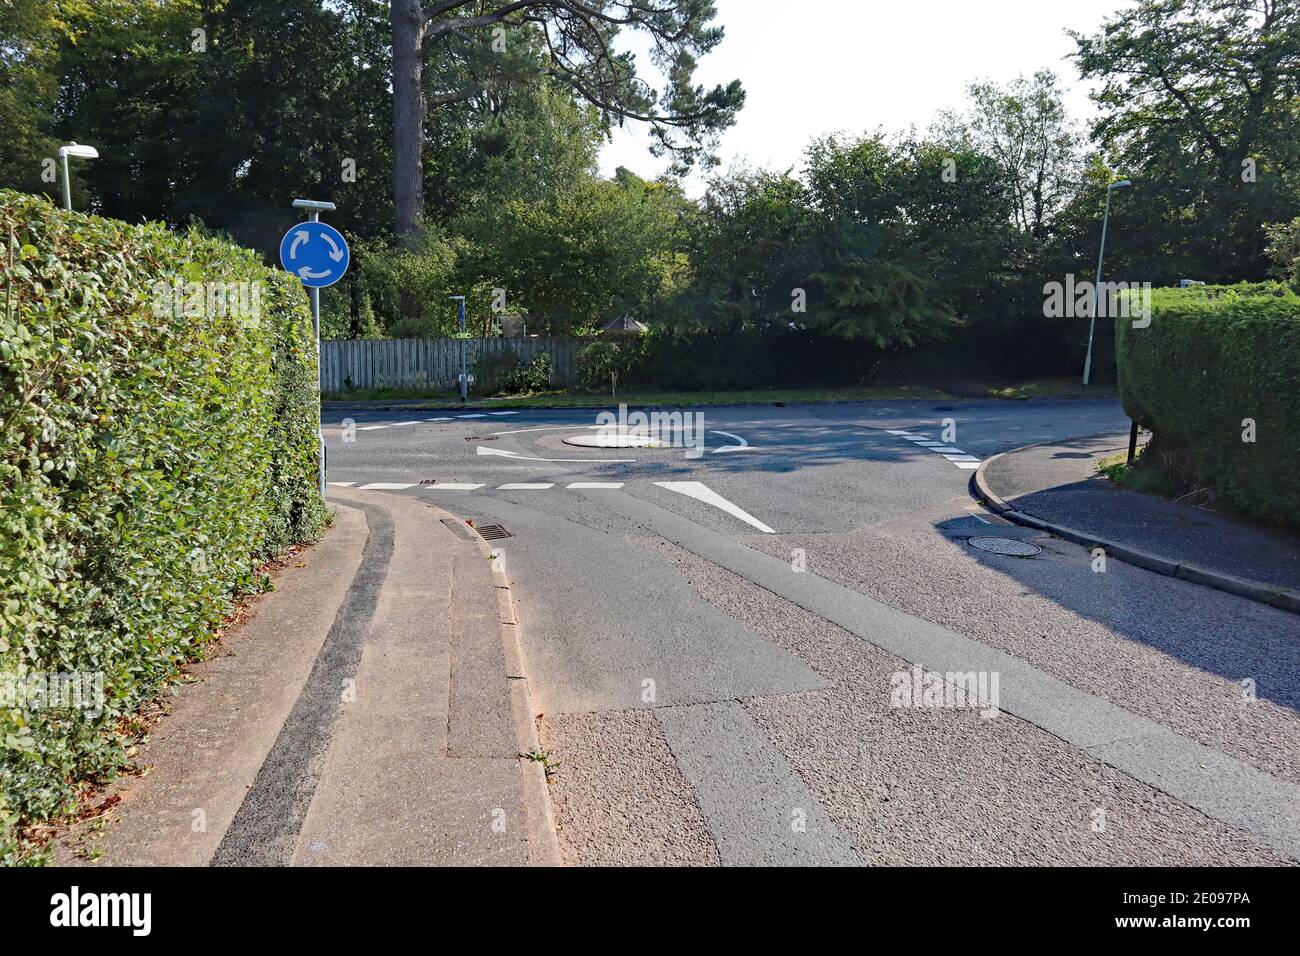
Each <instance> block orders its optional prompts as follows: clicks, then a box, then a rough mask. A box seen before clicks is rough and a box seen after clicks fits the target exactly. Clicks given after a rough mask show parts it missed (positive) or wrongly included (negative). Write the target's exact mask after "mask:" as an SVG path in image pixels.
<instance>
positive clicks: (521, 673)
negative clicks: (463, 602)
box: [435, 509, 563, 867]
mask: <svg viewBox="0 0 1300 956" xmlns="http://www.w3.org/2000/svg"><path fill="white" fill-rule="evenodd" d="M435 510H438V511H441V510H442V509H435ZM444 513H446V512H444ZM453 520H454V521H455V523H456V524H458V525H460V526H461V527H463V528H465V529H467V530H468V531H469V532H470V534H471V536H472V537H473V539H474V540H475V542H476V543H477V544H478V546H479V550H480V551H481V552H482V554H483V558H484V560H485V561H492V562H493V568H492V572H491V573H492V577H493V579H494V583H495V585H496V597H497V620H498V622H499V626H500V628H501V644H502V648H503V649H504V651H505V658H506V679H507V680H508V681H509V682H510V705H511V710H512V711H513V714H514V719H515V738H516V742H517V746H518V749H519V772H520V778H521V784H522V789H523V799H524V808H525V810H526V812H527V816H528V862H529V865H530V866H555V867H558V866H562V865H563V859H562V857H561V856H560V841H559V837H558V836H557V835H556V826H555V812H554V810H553V808H552V806H551V790H550V784H549V783H548V782H547V779H546V767H545V765H544V764H543V763H542V762H541V761H538V760H532V759H530V758H528V757H527V756H525V755H526V754H528V753H530V752H540V751H541V742H540V740H539V739H538V737H537V722H536V719H535V715H536V711H534V709H533V698H532V692H531V690H530V687H529V683H528V669H527V666H526V663H525V661H524V653H523V644H522V642H521V639H520V634H521V631H520V627H519V618H518V615H517V614H516V613H515V603H514V596H513V594H512V592H511V589H510V581H509V576H508V575H507V574H506V573H505V569H504V568H503V567H500V566H498V565H497V564H496V558H495V554H496V552H495V551H494V550H493V548H492V546H491V545H490V544H488V542H487V541H486V540H485V539H484V538H483V537H482V535H480V534H479V533H478V529H477V528H474V527H473V526H471V525H469V524H467V523H465V522H464V521H462V520H461V519H459V518H455V519H453Z"/></svg>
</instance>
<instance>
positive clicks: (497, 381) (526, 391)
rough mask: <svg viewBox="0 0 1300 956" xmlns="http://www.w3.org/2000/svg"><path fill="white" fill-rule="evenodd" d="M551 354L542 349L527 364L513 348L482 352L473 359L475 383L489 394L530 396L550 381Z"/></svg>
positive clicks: (545, 386) (551, 370) (543, 388)
mask: <svg viewBox="0 0 1300 956" xmlns="http://www.w3.org/2000/svg"><path fill="white" fill-rule="evenodd" d="M552 372H553V367H552V365H551V355H550V353H549V352H539V353H538V354H537V356H536V357H535V358H534V359H533V360H532V361H531V362H528V363H527V364H525V363H524V362H523V361H522V360H521V359H520V358H519V354H518V353H517V352H515V351H514V350H513V349H505V350H503V351H500V352H488V353H486V354H482V355H480V356H479V357H478V359H477V360H476V361H475V362H474V383H475V385H476V386H477V387H478V389H479V390H480V391H482V392H485V393H486V394H489V395H531V394H532V393H534V392H544V391H546V389H547V388H548V387H549V386H550V384H551V374H552Z"/></svg>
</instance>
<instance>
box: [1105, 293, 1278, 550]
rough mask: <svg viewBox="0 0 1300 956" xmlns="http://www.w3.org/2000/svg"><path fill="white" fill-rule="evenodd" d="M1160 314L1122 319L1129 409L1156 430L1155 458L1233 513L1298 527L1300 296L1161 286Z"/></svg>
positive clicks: (1121, 358)
mask: <svg viewBox="0 0 1300 956" xmlns="http://www.w3.org/2000/svg"><path fill="white" fill-rule="evenodd" d="M1151 311H1152V321H1151V325H1150V327H1148V328H1145V329H1135V328H1133V326H1132V322H1129V321H1123V320H1121V321H1118V322H1117V323H1116V340H1117V341H1116V348H1117V352H1118V365H1119V384H1120V394H1121V397H1122V400H1123V403H1124V410H1125V411H1126V412H1127V413H1128V415H1129V416H1130V417H1131V418H1133V419H1134V420H1136V421H1138V422H1140V423H1141V424H1143V425H1145V426H1147V427H1148V428H1150V429H1151V430H1152V432H1153V433H1154V438H1153V439H1152V445H1151V449H1150V450H1149V451H1148V453H1147V456H1146V457H1147V458H1148V459H1151V460H1154V461H1158V462H1160V463H1161V467H1162V470H1163V471H1165V472H1166V473H1167V474H1169V476H1170V477H1171V478H1172V479H1173V480H1174V481H1175V482H1177V483H1178V484H1179V485H1180V486H1182V487H1184V488H1186V487H1187V486H1189V485H1191V486H1194V487H1198V488H1204V489H1208V490H1209V491H1210V492H1211V493H1212V494H1213V495H1214V497H1215V499H1216V500H1217V501H1218V502H1219V503H1220V504H1222V505H1224V506H1226V507H1227V508H1229V509H1231V510H1234V511H1237V512H1240V513H1241V514H1244V515H1247V516H1250V517H1253V518H1257V519H1260V520H1263V521H1268V522H1271V523H1275V524H1281V525H1286V526H1289V527H1291V528H1296V529H1300V388H1297V387H1296V383H1297V382H1300V296H1297V295H1296V294H1295V293H1293V292H1291V291H1290V290H1288V289H1287V288H1285V287H1284V286H1281V285H1276V284H1256V285H1241V286H1200V287H1194V288H1191V289H1158V290H1156V291H1155V292H1154V293H1153V295H1152V310H1151ZM1246 419H1251V420H1253V422H1254V426H1253V427H1254V437H1255V441H1253V442H1251V441H1244V440H1243V435H1244V434H1246V433H1247V429H1248V428H1249V427H1250V426H1249V423H1248V422H1246V421H1245V420H1246Z"/></svg>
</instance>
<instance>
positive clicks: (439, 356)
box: [321, 338, 582, 392]
mask: <svg viewBox="0 0 1300 956" xmlns="http://www.w3.org/2000/svg"><path fill="white" fill-rule="evenodd" d="M581 346H582V342H581V341H580V340H578V339H505V338H496V339H349V340H342V341H333V342H322V343H321V390H322V391H324V392H347V391H351V390H353V389H358V388H367V389H369V388H402V389H427V390H429V391H434V390H439V389H452V388H455V387H456V385H457V379H456V376H457V375H459V374H460V359H461V352H462V351H464V353H465V367H466V369H468V370H469V372H470V374H473V372H474V365H475V363H476V362H477V361H478V359H479V356H487V355H493V354H500V353H502V352H505V351H506V350H512V351H514V353H515V354H516V355H518V356H519V359H520V361H523V362H531V361H532V360H533V359H534V358H535V357H536V356H537V355H539V354H540V353H542V352H549V353H550V355H551V366H552V368H553V369H554V371H553V372H552V373H551V384H553V385H573V384H574V382H575V377H574V376H575V365H574V355H575V354H576V353H577V351H578V349H579V348H581Z"/></svg>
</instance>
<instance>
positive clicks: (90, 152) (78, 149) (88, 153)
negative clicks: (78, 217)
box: [59, 142, 99, 212]
mask: <svg viewBox="0 0 1300 956" xmlns="http://www.w3.org/2000/svg"><path fill="white" fill-rule="evenodd" d="M68 157H72V158H73V159H99V150H97V149H95V147H93V146H82V145H81V144H79V143H76V142H72V143H68V144H67V145H66V146H60V147H59V166H60V167H62V169H63V208H64V209H66V210H67V211H68V212H72V181H71V179H69V177H68Z"/></svg>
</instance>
